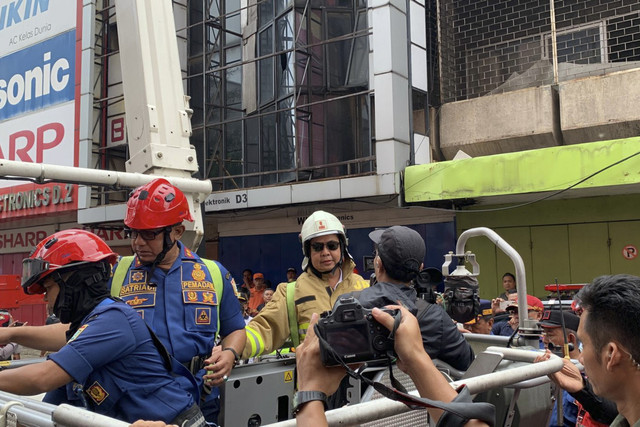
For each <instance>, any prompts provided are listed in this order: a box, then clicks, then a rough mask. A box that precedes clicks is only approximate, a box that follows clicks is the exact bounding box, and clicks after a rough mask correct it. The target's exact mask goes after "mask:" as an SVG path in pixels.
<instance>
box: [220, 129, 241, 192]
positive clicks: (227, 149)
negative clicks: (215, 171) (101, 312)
mask: <svg viewBox="0 0 640 427" xmlns="http://www.w3.org/2000/svg"><path fill="white" fill-rule="evenodd" d="M224 167H225V171H224V173H225V175H227V176H229V175H230V176H231V177H233V176H234V175H240V174H242V122H240V121H237V122H232V123H228V124H226V125H225V134H224ZM242 184H243V182H242V178H230V179H227V180H226V181H225V185H224V187H225V188H226V189H233V188H242V187H243V185H242Z"/></svg>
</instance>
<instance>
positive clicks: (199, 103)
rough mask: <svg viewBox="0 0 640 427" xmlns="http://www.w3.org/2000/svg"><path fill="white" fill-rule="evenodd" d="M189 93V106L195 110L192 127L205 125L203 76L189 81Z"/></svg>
mask: <svg viewBox="0 0 640 427" xmlns="http://www.w3.org/2000/svg"><path fill="white" fill-rule="evenodd" d="M188 92H189V95H190V96H191V99H190V100H189V106H190V107H191V109H193V116H192V117H191V126H198V125H201V124H202V123H203V118H204V105H203V100H202V76H196V77H191V78H190V79H189V80H188Z"/></svg>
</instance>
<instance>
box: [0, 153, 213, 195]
mask: <svg viewBox="0 0 640 427" xmlns="http://www.w3.org/2000/svg"><path fill="white" fill-rule="evenodd" d="M166 172H168V173H169V172H170V171H168V170H166ZM7 176H10V177H24V178H35V179H36V180H38V181H40V182H44V181H45V180H51V181H56V182H70V183H74V184H84V185H100V186H108V187H116V188H136V187H140V186H141V185H144V184H147V183H149V182H151V181H153V180H154V179H156V178H159V176H158V175H145V174H141V173H137V172H118V171H109V170H99V169H91V168H77V167H72V166H59V165H49V164H41V163H28V162H18V161H14V160H0V177H7ZM163 178H166V179H167V180H168V181H169V182H170V183H171V184H173V185H175V186H176V187H178V188H179V189H180V190H182V191H183V192H184V193H198V194H199V195H200V199H202V200H201V202H203V201H204V198H205V197H206V196H208V195H209V194H211V181H209V180H204V181H200V180H197V179H195V178H181V177H177V176H167V177H164V176H163Z"/></svg>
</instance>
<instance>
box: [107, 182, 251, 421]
mask: <svg viewBox="0 0 640 427" xmlns="http://www.w3.org/2000/svg"><path fill="white" fill-rule="evenodd" d="M184 220H187V221H193V218H192V216H191V213H190V209H189V204H188V202H187V199H186V197H185V195H184V194H183V193H182V191H180V190H179V189H178V188H176V187H174V186H173V185H171V184H170V183H169V182H168V181H167V180H165V179H162V178H158V179H155V180H153V181H151V182H150V183H148V184H146V185H143V186H142V187H139V188H137V189H136V190H134V191H133V193H132V194H131V196H130V197H129V200H128V202H127V212H126V215H125V219H124V223H125V226H126V227H127V229H126V231H127V233H128V234H129V237H130V238H131V248H132V249H133V251H134V253H135V256H134V257H133V258H130V257H129V258H122V259H120V260H119V262H118V265H117V266H116V268H115V269H114V273H113V278H112V280H111V294H112V295H117V296H119V297H120V298H122V299H123V300H124V301H125V302H126V303H127V304H129V305H130V306H131V307H133V308H134V309H135V310H136V311H137V312H138V313H139V314H140V316H142V318H143V319H144V320H145V321H146V322H147V324H148V325H149V326H150V327H151V329H152V330H153V331H154V332H155V333H156V335H157V336H158V338H159V339H160V341H161V342H162V344H164V346H165V347H166V348H167V350H168V351H169V353H170V354H171V355H173V356H174V357H175V358H176V359H177V360H178V361H179V362H180V363H182V364H183V365H184V366H185V367H187V368H188V369H189V370H190V371H191V372H192V373H193V374H194V376H195V377H196V380H197V381H198V385H199V386H200V391H201V395H202V401H201V402H200V406H201V409H202V412H203V413H204V416H205V418H206V419H207V421H209V422H213V423H217V417H218V413H219V406H220V405H219V390H218V387H217V386H219V385H221V384H223V383H224V382H225V381H227V378H228V376H229V375H230V373H231V369H233V367H234V366H235V364H236V363H237V362H238V361H239V355H240V354H241V353H242V350H243V349H244V345H245V340H246V334H245V330H244V327H245V322H244V318H243V317H242V311H241V307H240V304H239V302H238V298H237V297H236V287H235V283H234V280H233V278H232V277H231V274H230V273H229V272H228V271H227V269H226V268H224V267H223V266H222V264H220V263H218V262H215V261H208V260H203V259H201V258H200V257H199V256H198V255H197V254H195V253H194V252H192V251H191V250H189V249H188V248H187V247H185V246H184V245H183V244H182V243H181V242H180V241H179V239H180V238H181V237H182V235H183V233H184V231H185V226H184V225H183V224H182V222H183V221H184ZM218 336H219V337H220V338H221V341H220V343H219V344H218V342H217V340H218ZM205 368H206V369H205Z"/></svg>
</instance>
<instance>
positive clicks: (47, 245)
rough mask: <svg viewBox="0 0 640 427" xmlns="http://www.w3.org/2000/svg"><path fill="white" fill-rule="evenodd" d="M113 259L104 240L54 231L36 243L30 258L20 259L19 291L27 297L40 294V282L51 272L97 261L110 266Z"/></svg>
mask: <svg viewBox="0 0 640 427" xmlns="http://www.w3.org/2000/svg"><path fill="white" fill-rule="evenodd" d="M117 258H118V255H117V254H116V253H115V252H113V251H112V250H111V248H110V247H109V245H107V244H106V243H105V242H104V240H102V239H101V238H100V237H98V236H96V235H95V234H93V233H91V232H89V231H86V230H79V229H71V230H63V231H58V232H57V233H53V234H52V235H51V236H49V237H47V238H45V239H43V240H42V241H41V242H40V243H38V245H37V246H36V248H35V249H34V250H33V252H32V253H31V255H29V257H28V258H25V259H24V260H22V289H23V290H24V292H25V293H26V294H29V295H30V294H42V293H44V292H45V289H44V287H43V286H42V281H43V280H44V279H45V278H46V277H47V276H49V275H50V274H51V273H53V272H56V271H57V272H61V271H63V270H66V269H68V268H71V267H78V266H80V265H81V264H88V263H97V262H100V261H106V262H108V263H109V264H114V263H115V261H116V259H117Z"/></svg>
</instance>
